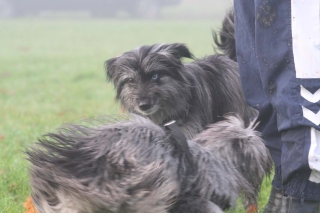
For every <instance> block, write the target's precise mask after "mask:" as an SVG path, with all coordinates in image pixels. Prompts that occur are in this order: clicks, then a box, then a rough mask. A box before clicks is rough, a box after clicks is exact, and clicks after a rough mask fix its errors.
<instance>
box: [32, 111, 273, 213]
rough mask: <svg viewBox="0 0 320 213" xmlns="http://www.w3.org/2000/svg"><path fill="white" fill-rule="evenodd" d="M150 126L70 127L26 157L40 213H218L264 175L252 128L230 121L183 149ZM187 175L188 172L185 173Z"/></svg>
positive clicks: (262, 151) (141, 122) (262, 152)
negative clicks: (29, 164)
mask: <svg viewBox="0 0 320 213" xmlns="http://www.w3.org/2000/svg"><path fill="white" fill-rule="evenodd" d="M187 143H188V146H189V150H190V153H191V156H192V158H191V162H189V161H187V160H186V157H185V155H184V153H183V152H184V151H182V150H181V149H179V148H178V147H177V146H176V144H177V139H176V137H175V136H174V135H173V134H172V133H171V132H169V131H167V130H165V129H164V128H162V127H161V126H158V125H156V124H154V123H153V122H152V121H150V120H148V119H145V118H142V117H139V116H135V117H133V118H131V119H129V120H127V121H114V122H113V123H108V124H105V123H100V124H98V125H91V127H88V126H84V125H77V124H71V125H67V126H65V127H64V128H61V129H59V130H58V131H57V132H56V133H49V134H47V135H45V136H44V137H43V138H42V139H40V140H39V143H38V144H37V146H34V147H33V148H30V149H29V150H28V151H27V154H28V160H29V161H30V162H31V169H30V179H31V189H32V199H33V201H34V203H35V206H36V208H37V210H38V212H39V213H43V212H46V213H56V212H64V213H65V212H68V213H98V212H99V213H101V212H105V213H106V212H109V211H110V212H114V213H169V212H170V213H220V212H223V210H225V209H227V208H230V207H233V206H234V205H235V203H236V199H237V198H238V197H239V196H240V195H241V194H243V193H244V194H245V195H246V197H255V196H256V194H257V192H256V191H254V189H253V187H251V186H252V185H255V184H256V183H258V184H259V183H261V180H262V178H263V176H264V175H265V174H266V173H268V172H269V171H270V167H271V165H269V164H268V162H270V161H269V153H268V150H267V149H266V147H265V146H264V144H263V142H262V140H261V139H260V137H259V134H258V133H257V132H255V131H254V130H253V127H252V125H251V126H250V127H248V128H244V124H243V121H242V120H240V119H239V118H237V117H234V116H229V117H227V119H226V120H223V121H220V122H218V123H215V124H213V125H211V126H210V127H209V128H208V129H207V130H205V131H204V132H202V133H200V134H198V135H197V136H196V137H195V138H194V139H193V140H189V141H188V142H187ZM190 171H191V172H190Z"/></svg>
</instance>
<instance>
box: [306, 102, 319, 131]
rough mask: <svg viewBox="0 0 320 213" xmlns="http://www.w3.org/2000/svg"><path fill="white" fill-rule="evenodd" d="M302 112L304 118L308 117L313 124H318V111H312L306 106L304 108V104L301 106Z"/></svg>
mask: <svg viewBox="0 0 320 213" xmlns="http://www.w3.org/2000/svg"><path fill="white" fill-rule="evenodd" d="M302 113H303V117H304V118H306V119H308V120H309V121H311V122H312V123H314V124H315V125H317V126H318V125H319V124H320V111H318V112H317V113H314V112H312V111H311V110H309V109H308V108H305V107H304V106H302Z"/></svg>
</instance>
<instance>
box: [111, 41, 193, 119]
mask: <svg viewBox="0 0 320 213" xmlns="http://www.w3.org/2000/svg"><path fill="white" fill-rule="evenodd" d="M184 57H185V58H193V55H192V54H191V53H190V51H189V49H188V48H187V47H186V46H185V45H184V44H181V43H174V44H156V45H151V46H141V47H139V48H136V49H134V50H132V51H129V52H126V53H124V54H122V55H120V56H118V57H115V58H112V59H109V60H108V61H106V63H105V66H106V73H107V76H108V78H109V80H110V81H112V82H113V83H114V85H115V88H116V91H117V96H116V99H117V100H119V101H120V102H121V104H122V106H123V107H124V108H125V109H126V110H127V111H129V112H133V113H137V114H140V115H143V116H147V117H151V118H152V119H153V120H154V121H159V122H161V121H163V120H164V119H166V118H165V117H166V116H168V115H170V114H176V113H177V112H179V110H180V109H179V108H185V107H186V105H188V104H187V103H188V98H189V95H186V94H185V93H186V92H187V93H188V90H187V86H188V84H189V83H188V79H186V77H185V76H184V75H183V72H184V67H183V63H182V61H181V59H182V58H184ZM182 94H183V95H182ZM177 103H179V104H178V105H177ZM179 106H181V107H179ZM168 110H169V111H168Z"/></svg>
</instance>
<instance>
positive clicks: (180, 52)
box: [161, 43, 194, 59]
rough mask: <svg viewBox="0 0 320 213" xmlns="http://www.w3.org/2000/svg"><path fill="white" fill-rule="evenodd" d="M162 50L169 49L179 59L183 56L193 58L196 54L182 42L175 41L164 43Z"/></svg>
mask: <svg viewBox="0 0 320 213" xmlns="http://www.w3.org/2000/svg"><path fill="white" fill-rule="evenodd" d="M161 49H162V51H167V52H169V53H170V54H172V55H173V56H175V57H176V58H178V59H181V58H191V59H193V58H194V56H193V54H192V53H191V52H190V50H189V49H188V47H187V46H186V45H185V44H182V43H173V44H164V45H162V48H161Z"/></svg>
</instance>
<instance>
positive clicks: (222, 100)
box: [106, 43, 257, 139]
mask: <svg viewBox="0 0 320 213" xmlns="http://www.w3.org/2000/svg"><path fill="white" fill-rule="evenodd" d="M182 58H190V59H193V55H192V54H191V53H190V51H189V49H188V48H187V47H186V46H185V45H184V44H181V43H173V44H156V45H151V46H141V47H138V48H136V49H134V50H132V51H129V52H126V53H123V54H122V55H120V56H118V57H115V58H112V59H110V60H108V61H107V62H106V70H107V71H106V73H107V76H108V79H109V80H110V81H112V82H113V83H114V86H115V88H116V92H117V95H116V100H118V101H120V103H121V105H122V107H123V108H124V109H125V110H127V111H129V112H131V113H135V114H139V115H142V116H145V117H148V118H150V119H151V120H152V121H153V122H155V123H156V124H159V125H162V124H163V123H165V122H168V121H170V120H176V121H177V124H178V125H179V127H180V128H181V129H182V132H183V133H184V134H185V135H186V137H187V138H188V139H192V138H193V137H194V136H195V135H196V134H198V133H199V132H201V131H202V130H204V129H205V127H206V126H207V125H208V124H212V123H215V122H217V121H220V120H222V119H223V116H224V115H225V114H226V113H236V114H238V115H240V116H241V118H242V119H244V121H245V123H246V124H248V122H249V120H250V118H253V117H255V116H256V115H257V114H256V111H255V110H253V109H252V108H250V107H249V106H248V105H247V104H246V102H245V99H244V95H243V92H242V87H241V84H240V79H239V73H238V67H237V63H235V62H234V61H232V60H230V59H229V58H228V57H227V56H224V55H211V56H207V57H205V58H203V59H197V60H195V61H193V62H191V63H182Z"/></svg>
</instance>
